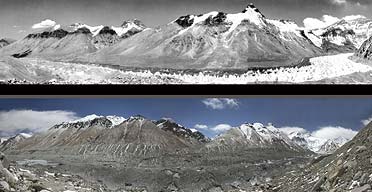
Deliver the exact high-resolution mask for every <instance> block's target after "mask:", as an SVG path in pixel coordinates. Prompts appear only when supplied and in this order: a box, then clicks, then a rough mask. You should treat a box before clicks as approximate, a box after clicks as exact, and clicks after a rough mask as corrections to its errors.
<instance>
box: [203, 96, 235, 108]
mask: <svg viewBox="0 0 372 192" xmlns="http://www.w3.org/2000/svg"><path fill="white" fill-rule="evenodd" d="M202 102H203V104H204V105H205V106H206V107H208V108H211V109H214V110H221V109H225V108H238V107H239V102H238V100H236V99H217V98H211V99H204V100H202Z"/></svg>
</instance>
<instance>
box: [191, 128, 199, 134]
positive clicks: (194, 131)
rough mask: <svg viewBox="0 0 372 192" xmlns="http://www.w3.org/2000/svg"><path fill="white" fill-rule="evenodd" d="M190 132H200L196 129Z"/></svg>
mask: <svg viewBox="0 0 372 192" xmlns="http://www.w3.org/2000/svg"><path fill="white" fill-rule="evenodd" d="M190 131H191V132H193V133H196V132H198V130H196V129H190Z"/></svg>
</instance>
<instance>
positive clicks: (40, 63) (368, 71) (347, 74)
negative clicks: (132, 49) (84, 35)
mask: <svg viewBox="0 0 372 192" xmlns="http://www.w3.org/2000/svg"><path fill="white" fill-rule="evenodd" d="M352 55H353V54H352V53H347V54H339V55H332V56H323V57H316V58H312V59H310V63H311V65H308V66H303V67H298V68H297V67H294V68H279V69H269V70H266V71H264V72H259V71H248V72H246V73H243V74H232V73H229V74H225V75H217V74H216V75H213V73H211V72H208V73H207V72H206V73H202V72H200V73H194V74H191V73H186V72H185V73H182V74H181V73H164V72H150V71H149V70H145V71H142V72H134V71H126V70H120V69H115V68H114V67H113V68H111V67H106V66H105V67H104V66H99V65H92V64H76V63H66V62H52V61H46V60H43V59H36V58H23V59H15V58H10V57H8V58H0V69H1V70H0V81H1V82H3V83H16V84H17V83H19V84H30V83H41V84H257V83H283V84H286V83H299V84H303V83H305V84H307V83H309V84H314V83H322V84H334V83H337V84H369V83H372V66H370V65H367V64H362V63H356V62H354V61H352V60H350V59H349V57H350V56H352Z"/></svg>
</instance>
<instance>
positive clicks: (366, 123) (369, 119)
mask: <svg viewBox="0 0 372 192" xmlns="http://www.w3.org/2000/svg"><path fill="white" fill-rule="evenodd" d="M371 121H372V117H370V118H368V119H364V120H362V121H361V122H362V123H363V125H364V126H367V125H368V124H369V123H370V122H371Z"/></svg>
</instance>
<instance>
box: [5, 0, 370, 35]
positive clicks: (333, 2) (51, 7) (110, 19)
mask: <svg viewBox="0 0 372 192" xmlns="http://www.w3.org/2000/svg"><path fill="white" fill-rule="evenodd" d="M249 3H254V4H255V5H256V7H257V8H259V9H260V10H261V12H262V13H263V14H264V15H265V16H266V17H268V18H277V19H281V18H283V19H291V20H294V21H296V22H297V23H298V24H299V25H302V23H303V20H304V19H305V18H308V17H311V18H321V17H322V16H323V15H331V16H335V17H343V16H346V15H356V14H361V15H365V16H366V17H368V18H372V12H371V11H370V10H371V8H372V1H371V0H248V1H246V0H187V1H185V0H89V1H87V0H11V1H10V0H0V25H1V27H0V38H1V37H7V38H14V39H20V38H23V37H25V36H26V35H27V34H28V33H30V32H31V31H32V26H33V25H34V24H37V23H39V22H41V21H44V20H47V19H50V20H52V21H55V22H56V23H57V24H61V25H70V24H72V23H76V22H81V23H85V24H88V25H101V24H102V25H107V26H112V25H114V26H119V25H121V24H122V23H123V21H124V20H127V19H133V18H137V19H139V20H141V21H142V22H143V23H144V24H145V25H147V26H148V27H156V26H160V25H165V24H167V23H169V22H171V21H173V20H175V19H177V18H178V17H179V16H182V15H187V14H201V13H207V12H210V11H223V12H227V13H238V12H241V11H242V10H243V9H244V8H245V7H246V6H247V5H248V4H249Z"/></svg>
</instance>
